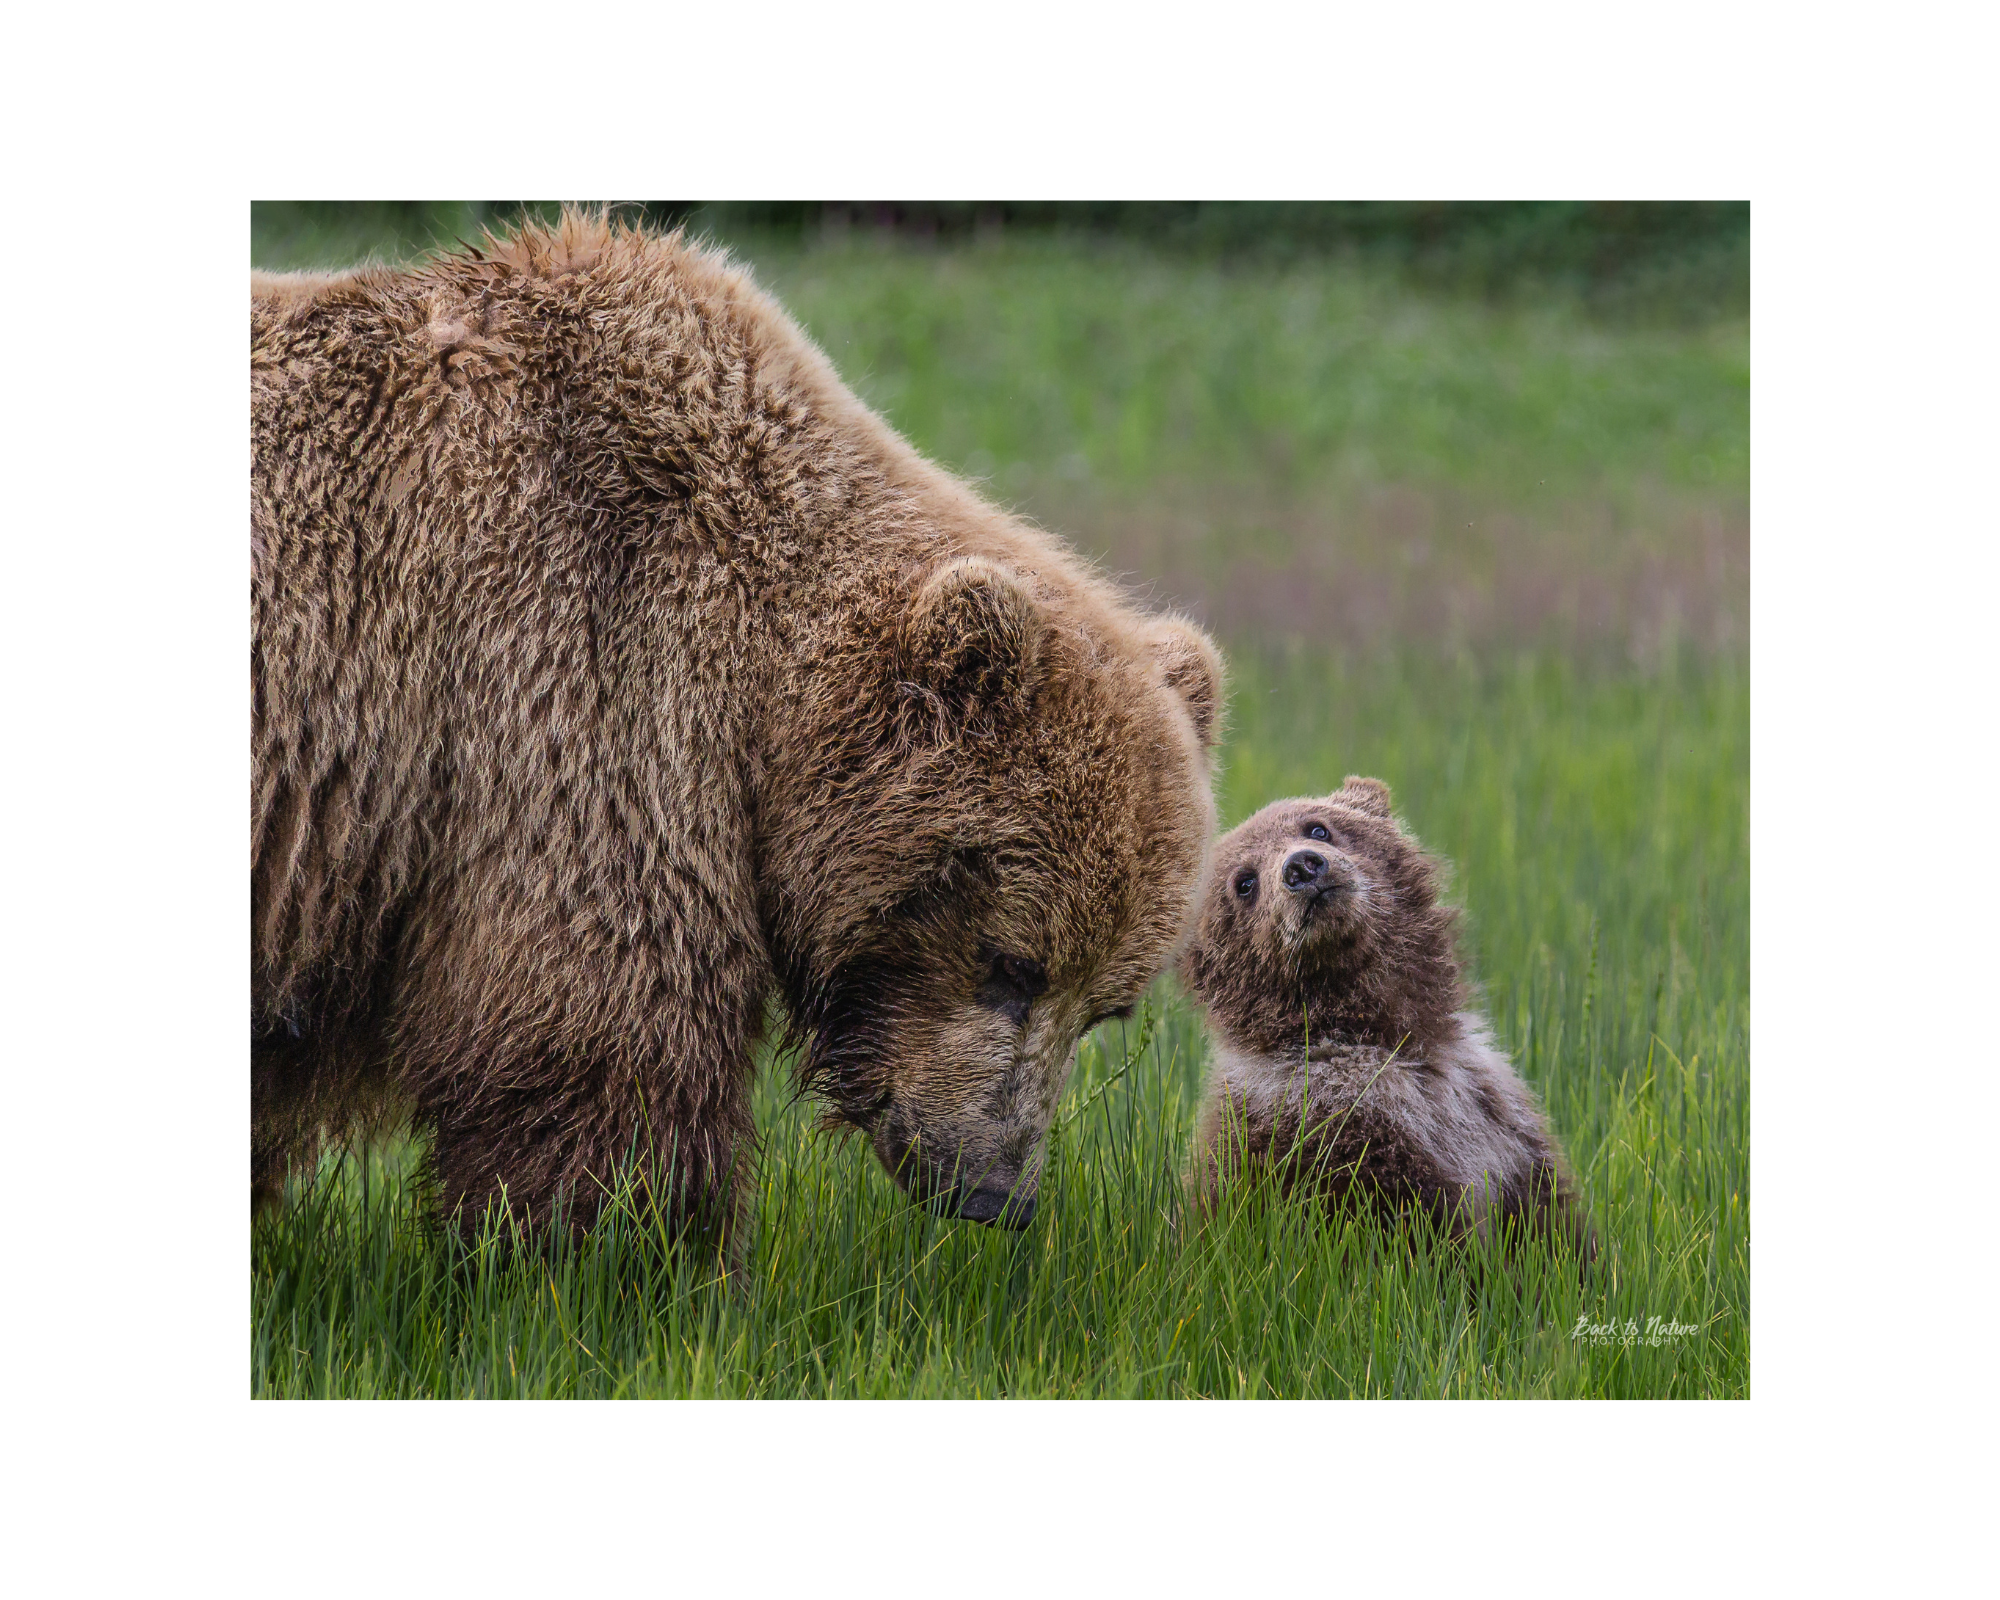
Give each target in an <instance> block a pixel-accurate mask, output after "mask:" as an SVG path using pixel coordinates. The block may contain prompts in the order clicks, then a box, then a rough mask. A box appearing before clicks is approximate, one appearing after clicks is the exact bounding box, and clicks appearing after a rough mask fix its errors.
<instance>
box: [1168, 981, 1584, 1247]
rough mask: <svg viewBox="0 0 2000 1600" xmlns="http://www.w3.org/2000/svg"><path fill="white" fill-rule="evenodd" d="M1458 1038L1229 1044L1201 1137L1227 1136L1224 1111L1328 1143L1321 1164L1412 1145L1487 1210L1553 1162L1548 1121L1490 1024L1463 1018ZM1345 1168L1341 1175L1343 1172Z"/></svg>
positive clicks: (1352, 1163) (1356, 1161)
mask: <svg viewBox="0 0 2000 1600" xmlns="http://www.w3.org/2000/svg"><path fill="white" fill-rule="evenodd" d="M1457 1021H1458V1023H1459V1024H1460V1027H1461V1029H1462V1033H1461V1035H1460V1037H1458V1038H1456V1039H1450V1040H1445V1041H1440V1042H1438V1043H1435V1044H1432V1045H1429V1046H1424V1047H1420V1048H1418V1049H1416V1050H1414V1051H1413V1050H1409V1049H1407V1048H1406V1049H1403V1050H1392V1049H1383V1048H1382V1047H1381V1046H1379V1045H1353V1044H1342V1043H1339V1042H1330V1043H1325V1044H1321V1045H1317V1046H1315V1047H1314V1048H1313V1050H1312V1053H1311V1056H1310V1058H1309V1059H1302V1056H1303V1052H1302V1053H1301V1055H1296V1056H1291V1057H1276V1056H1266V1055H1258V1054H1251V1053H1245V1052H1242V1051H1239V1050H1234V1049H1231V1048H1229V1047H1228V1046H1227V1045H1224V1046H1223V1047H1221V1048H1220V1049H1219V1050H1218V1051H1217V1054H1216V1059H1215V1065H1214V1067H1213V1069H1212V1074H1211V1078H1210V1084H1209V1092H1208V1103H1209V1112H1208V1118H1207V1121H1208V1123H1210V1124H1212V1126H1205V1128H1204V1134H1205V1136H1206V1137H1205V1139H1204V1143H1207V1142H1209V1141H1210V1140H1212V1139H1213V1138H1214V1137H1215V1136H1217V1135H1221V1136H1223V1137H1227V1127H1226V1123H1227V1119H1228V1118H1229V1117H1230V1116H1232V1115H1234V1116H1235V1117H1238V1118H1241V1119H1242V1120H1243V1121H1244V1122H1246V1123H1253V1124H1260V1125H1265V1126H1276V1125H1277V1124H1279V1123H1281V1122H1283V1123H1287V1124H1289V1125H1290V1126H1292V1127H1294V1128H1296V1129H1298V1130H1299V1131H1300V1132H1301V1133H1302V1134H1303V1136H1304V1137H1305V1138H1306V1139H1308V1140H1313V1141H1315V1142H1317V1143H1318V1144H1320V1145H1321V1146H1322V1149H1321V1151H1320V1152H1319V1164H1321V1165H1323V1166H1329V1167H1333V1168H1341V1167H1347V1168H1350V1169H1354V1170H1355V1171H1357V1172H1359V1171H1360V1170H1362V1169H1364V1168H1365V1167H1366V1165H1367V1162H1368V1157H1369V1154H1370V1150H1371V1147H1373V1148H1374V1149H1375V1151H1376V1152H1377V1153H1378V1154H1381V1153H1386V1152H1384V1150H1383V1145H1384V1142H1385V1140H1389V1141H1396V1142H1400V1143H1402V1144H1405V1145H1407V1146H1408V1147H1409V1148H1410V1152H1411V1153H1412V1154H1414V1155H1417V1156H1418V1157H1420V1158H1421V1160H1422V1161H1423V1162H1424V1163H1425V1164H1426V1165H1428V1166H1429V1167H1431V1168H1432V1169H1434V1171H1435V1173H1436V1176H1437V1178H1438V1180H1439V1181H1440V1182H1441V1183H1444V1184H1448V1185H1451V1186H1453V1187H1456V1188H1458V1189H1461V1190H1462V1191H1463V1192H1464V1194H1465V1196H1466V1197H1467V1199H1468V1200H1470V1202H1471V1203H1472V1206H1473V1208H1474V1212H1475V1214H1478V1215H1483V1214H1484V1212H1485V1211H1486V1210H1487V1209H1488V1208H1489V1207H1490V1206H1491V1204H1492V1203H1493V1202H1494V1201H1495V1200H1496V1199H1498V1198H1499V1197H1500V1196H1501V1195H1502V1194H1504V1193H1505V1191H1506V1190H1507V1189H1509V1188H1515V1189H1519V1188H1523V1187H1525V1186H1527V1185H1528V1184H1529V1182H1530V1181H1531V1179H1532V1176H1533V1173H1534V1170H1535V1166H1536V1163H1537V1161H1538V1160H1546V1159H1547V1149H1546V1145H1545V1141H1544V1140H1543V1138H1542V1135H1541V1119H1540V1117H1539V1115H1538V1114H1537V1112H1536V1110H1535V1107H1534V1104H1533V1102H1532V1100H1531V1099H1530V1098H1529V1096H1528V1092H1527V1090H1526V1088H1525V1087H1524V1086H1523V1085H1522V1083H1521V1081H1520V1079H1519V1078H1517V1077H1516V1076H1515V1075H1514V1071H1513V1069H1512V1067H1510V1066H1509V1065H1508V1063H1507V1058H1506V1057H1505V1056H1504V1055H1502V1054H1501V1053H1500V1051H1499V1049H1498V1048H1497V1047H1496V1046H1495V1045H1494V1042H1493V1038H1492V1035H1491V1033H1490V1032H1489V1030H1488V1029H1487V1027H1486V1024H1485V1022H1484V1021H1483V1020H1482V1019H1481V1018H1480V1017H1478V1016H1477V1015H1475V1014H1473V1013H1471V1012H1460V1013H1458V1015H1457ZM1336 1175H1337V1174H1336Z"/></svg>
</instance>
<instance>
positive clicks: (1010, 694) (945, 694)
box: [902, 556, 1048, 712]
mask: <svg viewBox="0 0 2000 1600" xmlns="http://www.w3.org/2000/svg"><path fill="white" fill-rule="evenodd" d="M1047 631H1048V624H1047V622H1046V621H1045V619H1044V618H1043V616H1042V608H1041V606H1040V604H1039V603H1038V602H1037V601H1036V599H1035V597H1034V595H1032V594H1031V593H1029V591H1028V586H1027V584H1026V583H1024V582H1023V581H1022V579H1021V576H1020V574H1018V573H1016V572H1012V571H1010V570H1009V569H1008V568H1006V567H1003V566H1001V565H1000V564H999V563H998V562H995V561H988V560H987V559H986V558H985V557H984V556H959V557H958V558H956V559H955V560H951V561H945V562H940V563H939V564H938V566H937V567H935V568H934V569H933V570H932V572H931V574H930V576H929V577H927V578H925V579H924V581H923V585H922V587H921V588H919V589H918V590H917V598H916V603H915V604H914V605H913V606H912V607H911V608H910V614H909V616H908V618H906V619H905V622H904V626H903V641H902V643H903V662H904V668H905V670H906V671H907V673H908V674H909V676H910V678H911V679H912V680H913V681H914V682H916V683H919V684H921V685H922V686H923V687H924V688H926V689H929V690H931V691H932V692H933V693H935V694H936V695H937V696H938V697H939V698H940V699H942V700H943V701H945V703H946V704H947V705H949V706H951V707H952V708H953V709H954V710H955V711H961V712H962V711H966V710H969V709H970V708H971V707H972V706H973V705H974V704H975V703H978V702H984V703H987V704H993V703H995V702H1001V701H1006V702H1012V703H1014V704H1016V705H1021V706H1025V705H1026V704H1027V702H1028V701H1029V699H1031V698H1032V697H1033V695H1034V692H1035V685H1036V683H1037V681H1038V680H1039V678H1040V676H1041V664H1042V638H1043V635H1044V634H1045V633H1046V632H1047Z"/></svg>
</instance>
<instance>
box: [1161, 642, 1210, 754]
mask: <svg viewBox="0 0 2000 1600" xmlns="http://www.w3.org/2000/svg"><path fill="white" fill-rule="evenodd" d="M1152 637H1153V658H1154V660H1156V661H1157V662H1158V663H1159V666H1160V677H1161V679H1162V681H1163V682H1164V683H1165V684H1166V686H1167V687H1168V688H1169V689H1171V690H1173V692H1174V693H1175V694H1177V695H1179V696H1180V697H1181V700H1182V703H1183V704H1185V705H1186V706H1187V711H1188V716H1189V717H1190V718H1191V719H1192V720H1193V722H1194V731H1195V737H1196V738H1198V739H1200V740H1201V747H1202V749H1203V750H1213V749H1214V748H1215V745H1216V741H1217V740H1218V739H1219V738H1220V737H1221V736H1222V692H1223V690H1222V685H1223V668H1222V652H1221V651H1220V650H1218V649H1216V648H1215V643H1214V641H1213V640H1211V639H1210V638H1209V636H1208V635H1207V634H1205V633H1203V632H1202V631H1201V629H1199V628H1197V627H1196V626H1195V625H1194V624H1193V623H1191V622H1183V621H1181V620H1180V618H1178V617H1173V618H1169V619H1167V620H1166V621H1164V622H1160V623H1157V624H1155V625H1154V628H1153V635H1152Z"/></svg>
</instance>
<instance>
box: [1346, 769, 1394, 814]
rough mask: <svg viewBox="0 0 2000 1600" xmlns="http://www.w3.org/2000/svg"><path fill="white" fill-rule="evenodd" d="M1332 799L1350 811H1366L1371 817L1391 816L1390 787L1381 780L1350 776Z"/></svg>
mask: <svg viewBox="0 0 2000 1600" xmlns="http://www.w3.org/2000/svg"><path fill="white" fill-rule="evenodd" d="M1332 799H1333V804H1335V805H1337V806H1346V807H1347V808H1348V809H1349V810H1350V811H1365V812H1367V813H1368V815H1369V816H1371V817H1386V816H1388V815H1389V786H1388V785H1387V784H1386V783H1384V782H1383V781H1382V780H1381V779H1380V778H1356V777H1352V776H1350V777H1349V778H1348V779H1347V781H1346V782H1345V783H1343V784H1342V785H1341V786H1340V787H1339V788H1338V789H1336V790H1334V791H1333V797H1332Z"/></svg>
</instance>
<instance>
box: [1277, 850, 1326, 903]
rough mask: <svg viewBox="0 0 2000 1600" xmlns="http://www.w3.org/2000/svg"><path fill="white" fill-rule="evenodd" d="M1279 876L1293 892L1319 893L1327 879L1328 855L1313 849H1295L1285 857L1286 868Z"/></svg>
mask: <svg viewBox="0 0 2000 1600" xmlns="http://www.w3.org/2000/svg"><path fill="white" fill-rule="evenodd" d="M1279 876H1280V877H1282V878H1283V879H1284V880H1285V887H1286V888H1287V889H1289V890H1291V891H1292V893H1293V894H1317V893H1318V892H1319V888H1320V885H1321V884H1323V883H1324V882H1325V881H1326V857H1325V856H1323V855H1320V854H1319V853H1318V852H1316V851H1312V850H1294V851H1293V852H1292V853H1291V854H1290V855H1288V856H1286V857H1285V869H1284V871H1283V872H1282V873H1280V874H1279Z"/></svg>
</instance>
